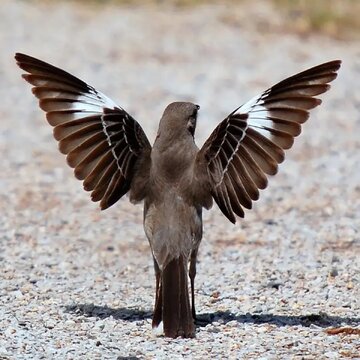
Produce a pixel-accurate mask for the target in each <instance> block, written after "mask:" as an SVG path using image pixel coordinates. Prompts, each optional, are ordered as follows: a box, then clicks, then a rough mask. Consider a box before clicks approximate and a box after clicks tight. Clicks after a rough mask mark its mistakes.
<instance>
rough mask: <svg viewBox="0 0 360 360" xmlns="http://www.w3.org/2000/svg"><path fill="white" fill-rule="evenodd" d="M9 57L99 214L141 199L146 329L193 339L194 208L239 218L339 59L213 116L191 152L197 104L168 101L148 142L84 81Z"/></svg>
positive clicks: (198, 226) (198, 223)
mask: <svg viewBox="0 0 360 360" xmlns="http://www.w3.org/2000/svg"><path fill="white" fill-rule="evenodd" d="M15 60H16V62H17V65H18V66H19V67H20V68H21V69H22V70H23V71H25V73H24V74H23V75H22V76H23V78H24V79H25V80H26V81H27V82H29V83H30V84H31V85H32V92H33V94H34V95H35V97H36V98H38V99H39V106H40V108H41V109H42V110H43V111H44V112H45V113H46V119H47V121H48V123H49V124H50V125H51V126H52V127H53V135H54V138H55V139H56V140H57V141H58V146H59V150H60V152H61V153H63V154H65V155H66V160H67V163H68V165H69V166H70V167H72V168H74V174H75V177H76V178H77V179H79V180H82V181H83V188H84V189H85V190H86V191H89V192H91V200H92V201H94V202H100V208H101V209H102V210H105V209H107V208H109V207H110V206H112V205H114V204H115V203H116V202H117V201H118V200H119V199H120V198H122V197H123V196H124V195H125V194H128V196H129V200H130V202H131V203H133V204H137V203H143V205H144V215H143V226H144V231H145V234H146V237H147V239H148V241H149V245H150V249H151V253H152V257H153V263H154V272H155V306H154V312H153V318H152V327H153V329H155V330H156V329H160V330H161V331H162V334H163V335H164V336H165V337H170V338H177V337H183V338H192V337H194V336H195V332H196V331H195V330H196V327H195V324H196V311H195V284H194V283H195V276H196V263H197V255H198V249H199V245H200V242H201V238H202V231H203V225H202V211H203V209H206V210H208V209H210V208H211V207H212V205H213V201H215V203H216V204H217V206H218V207H219V209H220V210H221V212H222V214H223V215H225V217H226V218H227V219H228V220H229V221H231V222H232V223H234V224H235V223H236V220H237V219H239V218H243V217H244V209H251V207H252V204H253V202H254V201H256V200H258V199H259V191H260V190H263V189H265V188H266V187H267V184H268V177H269V176H271V175H275V174H276V173H277V171H278V165H279V164H280V163H282V162H283V161H284V158H285V150H287V149H290V148H291V147H292V145H293V142H294V138H295V137H297V136H298V135H299V134H300V132H301V130H302V125H303V123H305V122H306V120H307V119H308V118H309V111H310V110H311V109H313V108H315V107H317V106H318V105H320V103H321V100H320V99H319V98H318V97H317V96H318V95H320V94H322V93H325V92H326V91H328V90H329V88H330V85H329V83H330V82H332V81H333V80H334V79H335V78H336V77H337V73H338V70H339V69H340V66H341V60H333V61H329V62H326V63H323V64H321V65H318V66H315V67H312V68H310V69H308V70H305V71H302V72H300V73H298V74H296V75H293V76H291V77H288V78H286V79H285V80H282V81H280V82H278V83H277V84H276V85H274V86H272V87H270V88H268V89H267V90H265V91H263V92H262V93H260V94H259V95H256V96H255V97H253V98H252V99H251V100H249V101H248V102H246V103H244V104H243V105H241V106H239V107H237V108H236V109H235V110H233V111H232V112H231V113H230V114H229V115H228V116H226V118H225V119H223V120H222V121H220V122H219V124H218V125H217V126H216V127H215V129H214V130H213V132H212V133H211V134H210V136H209V138H208V139H207V140H206V141H205V143H204V144H203V146H202V147H201V148H198V147H197V145H196V143H195V138H194V136H195V129H196V123H197V117H198V112H199V110H200V106H199V105H197V104H193V103H190V102H182V101H178V102H173V103H171V104H169V105H168V106H167V107H166V108H165V110H164V112H163V115H162V117H161V119H160V122H159V128H158V132H157V135H156V139H155V141H154V144H153V146H151V144H150V142H149V140H148V138H147V136H146V134H145V133H144V131H143V129H142V127H141V125H140V124H139V123H138V122H137V121H136V120H135V119H134V118H133V117H132V116H131V115H130V114H129V113H128V112H127V111H125V110H124V109H123V108H122V107H121V106H119V105H117V104H116V103H115V102H114V101H113V100H111V99H110V98H108V97H107V96H106V95H104V94H103V93H101V92H100V91H98V90H96V89H95V88H94V87H92V86H90V85H88V84H87V83H86V82H84V81H82V80H80V79H79V78H77V77H75V76H73V75H71V74H70V73H68V72H66V71H64V70H62V69H60V68H57V67H55V66H53V65H50V64H48V63H46V62H44V61H42V60H39V59H36V58H34V57H31V56H28V55H25V54H22V53H16V54H15ZM189 281H190V284H189ZM189 288H190V289H189ZM189 290H190V291H189Z"/></svg>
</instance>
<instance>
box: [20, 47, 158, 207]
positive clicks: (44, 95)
mask: <svg viewBox="0 0 360 360" xmlns="http://www.w3.org/2000/svg"><path fill="white" fill-rule="evenodd" d="M15 59H16V61H17V64H18V66H19V67H20V68H21V69H23V70H25V71H26V72H27V74H24V75H23V77H24V79H25V80H26V81H28V82H29V83H30V84H31V85H33V89H32V91H33V93H34V95H35V96H36V97H37V98H38V99H39V106H40V108H41V109H42V110H44V111H45V112H46V118H47V121H48V122H49V124H50V125H51V126H53V127H54V137H55V139H56V140H58V141H59V149H60V151H61V152H62V153H63V154H66V155H67V162H68V164H69V165H70V166H71V167H72V168H75V170H74V173H75V176H76V177H77V178H78V179H79V180H84V182H83V186H84V189H85V190H87V191H92V193H91V199H92V200H93V201H101V202H100V207H101V209H106V208H108V207H110V206H111V205H113V204H114V203H115V202H116V201H118V200H119V199H120V198H121V197H122V196H123V195H124V194H126V193H127V192H128V191H129V189H130V187H131V181H132V178H133V175H134V172H135V168H136V163H137V161H138V160H139V159H140V158H142V157H143V156H144V155H146V154H149V153H150V150H151V146H150V143H149V141H148V139H147V137H146V135H145V133H144V131H143V129H142V128H141V126H140V125H139V123H138V122H137V121H136V120H135V119H133V118H132V117H131V116H130V115H129V114H128V113H127V112H126V111H125V110H124V109H122V108H121V107H120V106H118V105H116V104H115V103H114V102H113V101H112V100H110V99H109V98H108V97H107V96H105V95H104V94H102V93H100V92H99V91H97V90H95V89H94V88H93V87H92V86H90V85H88V84H86V83H85V82H84V81H82V80H80V79H78V78H76V77H75V76H73V75H71V74H69V73H68V72H66V71H64V70H61V69H59V68H57V67H55V66H52V65H50V64H47V63H46V62H43V61H41V60H38V59H35V58H33V57H31V56H28V55H24V54H20V53H17V54H16V55H15Z"/></svg>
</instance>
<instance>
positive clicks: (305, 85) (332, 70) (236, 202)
mask: <svg viewBox="0 0 360 360" xmlns="http://www.w3.org/2000/svg"><path fill="white" fill-rule="evenodd" d="M340 64H341V61H339V60H335V61H330V62H327V63H324V64H322V65H318V66H316V67H313V68H311V69H308V70H306V71H303V72H301V73H299V74H296V75H294V76H291V77H289V78H287V79H285V80H283V81H281V82H279V83H278V84H276V85H274V86H272V87H271V88H270V89H268V90H266V91H264V92H263V93H262V94H260V95H258V96H256V97H254V98H253V99H251V100H250V101H248V102H247V103H245V104H244V105H242V106H240V107H239V108H237V109H236V110H234V111H233V112H232V113H231V114H230V115H229V116H228V117H227V118H226V119H225V120H223V121H222V122H221V123H220V124H219V125H218V126H217V127H216V128H215V130H214V131H213V132H212V134H211V135H210V137H209V138H208V140H207V141H206V142H205V144H204V145H203V147H202V148H201V149H200V151H199V153H198V155H197V161H198V162H197V164H198V166H197V171H198V172H199V177H200V176H201V175H200V172H204V171H205V172H207V174H208V178H207V180H208V183H209V184H210V186H209V189H210V192H211V195H212V197H213V198H214V200H215V201H216V203H217V204H218V206H219V208H220V210H221V211H222V212H223V214H224V215H225V216H226V217H227V218H228V219H229V220H230V221H231V222H233V223H235V222H236V217H235V215H237V216H239V217H244V210H243V207H245V208H247V209H250V208H251V206H252V201H254V200H257V199H258V198H259V189H264V188H265V187H266V186H267V176H266V175H275V174H276V172H277V170H278V164H279V163H281V162H282V161H283V160H284V156H285V153H284V150H286V149H289V148H290V147H291V146H292V144H293V142H294V137H296V136H298V135H299V134H300V132H301V124H303V123H304V122H305V121H306V120H307V119H308V117H309V110H310V109H312V108H314V107H316V106H318V105H319V104H320V103H321V100H320V99H317V98H316V97H315V96H317V95H319V94H322V93H324V92H325V91H327V90H328V89H329V88H330V85H328V83H329V82H331V81H333V80H334V79H335V78H336V76H337V71H338V69H339V68H340ZM204 166H205V169H204Z"/></svg>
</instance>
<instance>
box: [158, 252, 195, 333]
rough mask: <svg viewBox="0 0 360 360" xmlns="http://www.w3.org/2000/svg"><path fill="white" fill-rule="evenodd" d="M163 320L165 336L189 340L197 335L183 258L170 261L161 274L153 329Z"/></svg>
mask: <svg viewBox="0 0 360 360" xmlns="http://www.w3.org/2000/svg"><path fill="white" fill-rule="evenodd" d="M160 314H161V315H160ZM161 320H162V321H163V328H164V335H165V336H168V337H172V338H176V337H178V336H181V337H185V338H189V337H193V336H194V335H195V326H194V319H193V316H192V312H191V307H190V299H189V289H188V280H187V262H186V260H184V258H183V257H182V256H180V257H179V258H177V259H173V260H172V261H170V263H169V264H168V265H167V266H166V267H165V268H164V270H163V271H162V274H161V281H160V286H159V289H158V292H157V294H156V303H155V310H154V317H153V327H155V326H158V325H159V324H160V322H161Z"/></svg>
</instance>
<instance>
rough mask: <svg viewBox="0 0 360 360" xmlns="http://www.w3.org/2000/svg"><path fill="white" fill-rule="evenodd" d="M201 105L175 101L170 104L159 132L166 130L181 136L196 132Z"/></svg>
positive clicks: (161, 121)
mask: <svg viewBox="0 0 360 360" xmlns="http://www.w3.org/2000/svg"><path fill="white" fill-rule="evenodd" d="M199 109H200V106H199V105H195V104H193V103H190V102H173V103H171V104H169V105H168V106H167V107H166V109H165V111H164V114H163V116H162V118H161V120H160V125H159V133H160V132H161V133H162V132H166V133H167V134H169V135H170V134H173V135H178V136H180V135H181V134H187V133H190V134H191V136H194V134H195V128H196V119H197V113H198V111H199Z"/></svg>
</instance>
